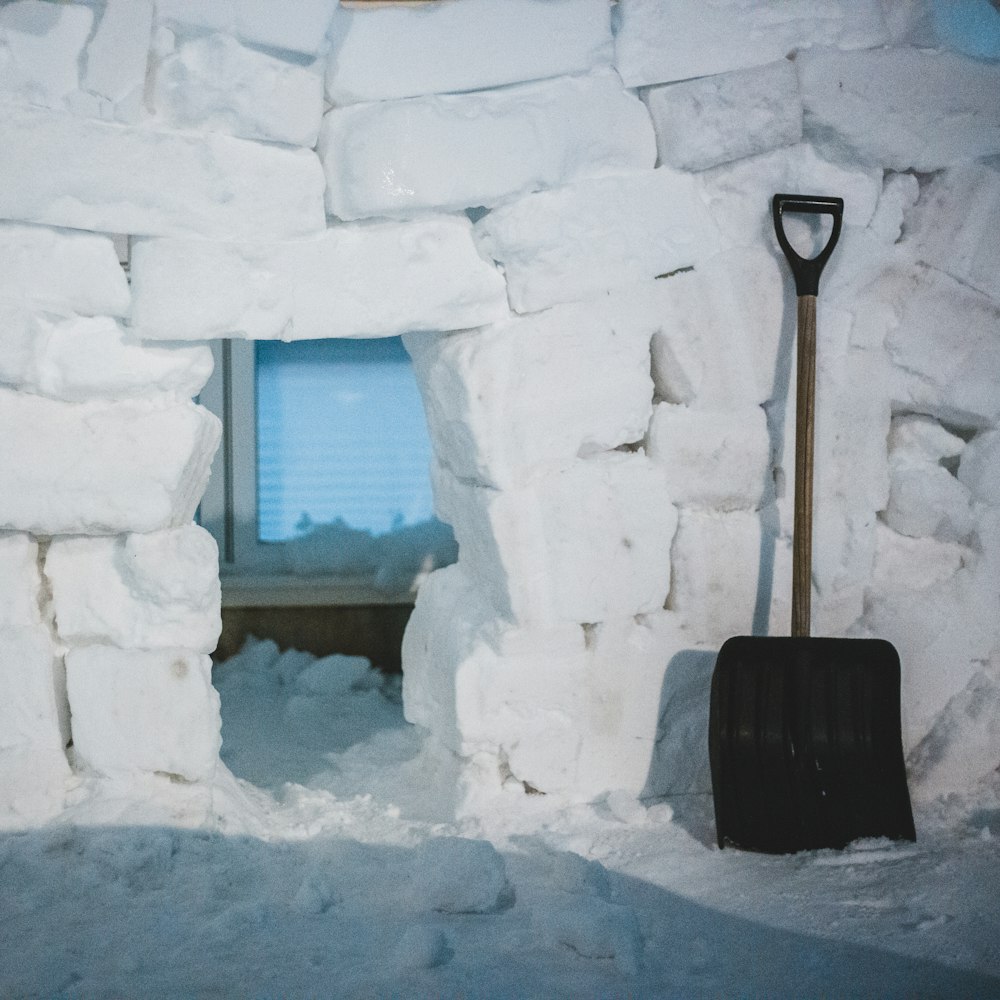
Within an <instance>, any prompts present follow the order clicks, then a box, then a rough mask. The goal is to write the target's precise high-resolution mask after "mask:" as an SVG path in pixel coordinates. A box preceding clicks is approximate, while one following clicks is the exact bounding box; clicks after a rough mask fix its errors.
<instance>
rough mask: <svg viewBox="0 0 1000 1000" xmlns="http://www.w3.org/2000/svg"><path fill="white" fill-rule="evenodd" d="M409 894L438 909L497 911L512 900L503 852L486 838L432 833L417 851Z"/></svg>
mask: <svg viewBox="0 0 1000 1000" xmlns="http://www.w3.org/2000/svg"><path fill="white" fill-rule="evenodd" d="M413 862H414V876H413V881H412V882H411V883H410V896H411V899H412V901H413V903H414V904H415V905H417V906H419V907H420V908H421V909H430V910H436V911H437V912H438V913H496V912H498V911H499V910H501V909H503V908H504V906H505V905H509V903H510V902H511V901H512V900H513V889H512V888H511V886H510V883H509V882H508V881H507V866H506V864H504V860H503V857H502V855H501V854H500V853H499V851H497V849H496V848H495V847H494V846H493V845H492V844H491V843H490V842H489V841H487V840H469V839H467V838H465V837H432V838H431V839H429V840H425V841H424V842H423V843H422V844H421V845H420V846H419V847H418V848H417V849H416V851H415V852H414V858H413Z"/></svg>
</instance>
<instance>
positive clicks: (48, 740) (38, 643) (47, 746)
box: [0, 625, 66, 801]
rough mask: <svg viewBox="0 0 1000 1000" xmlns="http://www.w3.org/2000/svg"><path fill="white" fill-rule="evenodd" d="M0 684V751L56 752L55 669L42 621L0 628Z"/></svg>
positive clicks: (59, 732)
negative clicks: (0, 696)
mask: <svg viewBox="0 0 1000 1000" xmlns="http://www.w3.org/2000/svg"><path fill="white" fill-rule="evenodd" d="M0 689H2V690H3V698H0V750H12V749H19V748H28V747H31V748H35V749H38V750H55V751H61V750H62V748H63V747H64V746H65V745H66V740H65V739H64V736H63V729H62V721H61V713H60V709H59V702H60V701H61V700H62V694H61V680H60V670H59V663H58V661H57V659H56V650H55V647H54V646H53V644H52V638H51V636H50V635H49V630H48V627H47V626H45V625H34V626H25V627H22V628H5V629H3V630H0ZM0 801H2V799H0Z"/></svg>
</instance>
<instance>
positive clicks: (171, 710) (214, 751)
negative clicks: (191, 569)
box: [66, 646, 222, 781]
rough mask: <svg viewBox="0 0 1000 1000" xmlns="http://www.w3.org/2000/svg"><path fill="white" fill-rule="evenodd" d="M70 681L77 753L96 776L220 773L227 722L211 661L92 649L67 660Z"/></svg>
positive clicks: (170, 653)
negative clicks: (220, 707) (156, 773)
mask: <svg viewBox="0 0 1000 1000" xmlns="http://www.w3.org/2000/svg"><path fill="white" fill-rule="evenodd" d="M66 680H67V688H68V691H69V704H70V710H71V712H72V719H73V746H74V750H75V753H76V756H77V759H78V760H80V761H81V762H83V763H85V764H87V765H89V766H90V767H92V768H93V769H94V770H95V771H98V772H100V773H102V774H108V775H115V774H122V773H135V772H146V773H151V772H158V773H164V774H168V775H176V776H178V777H180V778H182V779H184V780H186V781H198V780H203V779H210V778H211V777H212V775H213V774H214V773H215V770H216V767H217V766H218V763H219V748H220V747H221V745H222V738H221V735H220V733H221V728H222V722H221V719H220V716H219V695H218V692H217V691H216V690H215V688H213V687H212V661H211V659H210V658H209V657H207V656H204V655H199V654H197V653H192V652H190V651H188V650H186V649H173V650H155V651H150V650H137V649H114V648H112V647H111V646H85V647H83V648H80V649H71V650H70V651H69V653H67V654H66Z"/></svg>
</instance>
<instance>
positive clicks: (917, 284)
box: [877, 264, 1000, 429]
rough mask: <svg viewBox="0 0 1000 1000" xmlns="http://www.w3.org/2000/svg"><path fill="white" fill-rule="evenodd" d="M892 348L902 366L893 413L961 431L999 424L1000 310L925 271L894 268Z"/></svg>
mask: <svg viewBox="0 0 1000 1000" xmlns="http://www.w3.org/2000/svg"><path fill="white" fill-rule="evenodd" d="M877 294H878V296H879V299H880V301H882V302H883V303H884V304H891V312H890V313H889V314H888V315H887V316H886V324H887V332H886V335H885V347H886V352H887V354H888V356H889V359H890V360H891V361H892V362H893V364H894V365H895V366H896V369H897V370H896V372H895V374H894V378H893V381H892V386H891V390H892V396H893V407H894V409H896V410H899V411H904V412H905V411H911V412H914V411H915V412H918V413H924V414H928V415H930V416H934V417H937V418H938V419H940V420H944V421H946V422H948V423H951V424H955V425H957V426H959V427H969V428H978V429H987V428H989V427H993V426H995V425H996V424H997V422H998V421H1000V380H998V379H997V377H996V373H997V372H998V371H1000V338H997V336H996V330H997V324H998V323H1000V304H997V303H995V302H993V301H992V300H991V299H989V298H988V297H987V296H985V295H982V294H980V293H979V292H976V291H974V290H973V289H971V288H969V287H968V286H967V285H963V284H962V283H961V282H959V281H956V280H955V279H954V278H951V277H949V276H948V275H946V274H944V273H943V272H941V271H937V270H935V269H934V268H930V267H927V266H926V265H919V264H918V265H915V266H914V267H911V268H908V269H901V268H892V269H890V270H888V271H887V272H886V274H885V276H884V277H883V279H882V280H881V281H880V282H879V284H878V291H877Z"/></svg>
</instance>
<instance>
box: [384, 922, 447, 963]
mask: <svg viewBox="0 0 1000 1000" xmlns="http://www.w3.org/2000/svg"><path fill="white" fill-rule="evenodd" d="M451 954H452V950H451V948H450V947H449V945H448V938H447V937H446V936H445V933H444V931H442V930H441V929H440V928H439V927H425V926H423V925H422V924H411V925H410V926H409V927H407V928H406V930H404V931H403V934H402V937H400V939H399V941H398V943H397V944H396V947H395V948H394V949H393V959H394V960H395V963H396V966H397V968H399V970H400V971H401V972H408V971H409V970H411V969H435V968H437V967H438V966H439V965H444V963H445V962H447V961H448V958H449V957H450V956H451Z"/></svg>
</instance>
